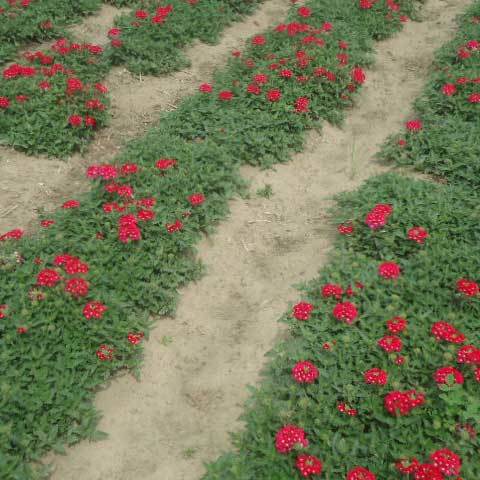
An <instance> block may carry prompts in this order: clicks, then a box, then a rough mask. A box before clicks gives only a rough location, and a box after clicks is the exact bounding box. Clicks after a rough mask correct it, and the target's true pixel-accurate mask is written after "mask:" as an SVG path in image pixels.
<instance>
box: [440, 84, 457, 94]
mask: <svg viewBox="0 0 480 480" xmlns="http://www.w3.org/2000/svg"><path fill="white" fill-rule="evenodd" d="M456 91H457V87H456V86H455V84H454V83H446V84H445V85H444V86H443V87H442V92H443V94H444V95H446V96H447V97H451V96H452V95H453V94H455V93H456Z"/></svg>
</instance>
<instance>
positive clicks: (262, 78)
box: [253, 73, 268, 85]
mask: <svg viewBox="0 0 480 480" xmlns="http://www.w3.org/2000/svg"><path fill="white" fill-rule="evenodd" d="M253 81H254V82H255V83H258V84H259V85H263V84H265V83H267V82H268V75H265V74H264V73H259V74H258V75H254V76H253Z"/></svg>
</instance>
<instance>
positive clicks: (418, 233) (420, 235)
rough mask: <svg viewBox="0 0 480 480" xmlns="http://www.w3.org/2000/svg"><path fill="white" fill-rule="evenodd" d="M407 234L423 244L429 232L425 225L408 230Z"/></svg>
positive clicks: (411, 238)
mask: <svg viewBox="0 0 480 480" xmlns="http://www.w3.org/2000/svg"><path fill="white" fill-rule="evenodd" d="M407 236H408V238H409V240H412V241H414V242H417V243H419V244H423V243H425V240H426V239H427V238H428V232H427V231H426V230H425V229H424V228H423V227H413V228H411V229H410V230H409V231H408V233H407Z"/></svg>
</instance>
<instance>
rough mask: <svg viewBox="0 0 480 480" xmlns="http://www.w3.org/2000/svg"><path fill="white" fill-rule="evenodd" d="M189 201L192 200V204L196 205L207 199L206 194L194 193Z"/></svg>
mask: <svg viewBox="0 0 480 480" xmlns="http://www.w3.org/2000/svg"><path fill="white" fill-rule="evenodd" d="M188 201H189V202H190V205H192V206H193V207H196V206H198V205H201V204H202V203H203V202H204V201H205V195H203V193H194V194H193V195H190V196H189V197H188Z"/></svg>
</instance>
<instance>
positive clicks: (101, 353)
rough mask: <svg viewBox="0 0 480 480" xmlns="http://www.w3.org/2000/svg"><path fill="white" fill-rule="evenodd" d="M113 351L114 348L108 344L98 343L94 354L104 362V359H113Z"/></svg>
mask: <svg viewBox="0 0 480 480" xmlns="http://www.w3.org/2000/svg"><path fill="white" fill-rule="evenodd" d="M114 351H115V350H114V349H113V348H111V347H109V346H108V345H100V346H99V347H98V350H97V352H96V354H97V357H98V359H99V360H101V361H102V362H104V361H109V360H113V353H114Z"/></svg>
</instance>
